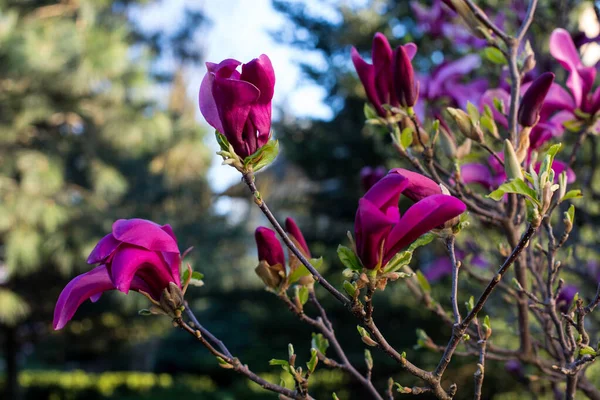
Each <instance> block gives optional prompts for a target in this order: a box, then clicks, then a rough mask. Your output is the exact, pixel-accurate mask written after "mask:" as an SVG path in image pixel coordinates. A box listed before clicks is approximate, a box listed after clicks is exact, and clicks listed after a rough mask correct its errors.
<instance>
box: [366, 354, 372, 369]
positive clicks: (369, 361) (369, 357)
mask: <svg viewBox="0 0 600 400" xmlns="http://www.w3.org/2000/svg"><path fill="white" fill-rule="evenodd" d="M365 364H367V369H368V370H369V371H370V370H372V369H373V356H372V355H371V352H370V351H369V349H365Z"/></svg>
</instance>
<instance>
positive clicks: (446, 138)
mask: <svg viewBox="0 0 600 400" xmlns="http://www.w3.org/2000/svg"><path fill="white" fill-rule="evenodd" d="M439 139H440V147H441V148H442V151H443V152H444V154H445V155H446V157H448V158H449V159H451V160H454V159H455V158H456V142H455V141H454V138H453V137H452V136H451V135H450V133H449V132H448V131H447V130H446V129H444V128H443V127H440V134H439Z"/></svg>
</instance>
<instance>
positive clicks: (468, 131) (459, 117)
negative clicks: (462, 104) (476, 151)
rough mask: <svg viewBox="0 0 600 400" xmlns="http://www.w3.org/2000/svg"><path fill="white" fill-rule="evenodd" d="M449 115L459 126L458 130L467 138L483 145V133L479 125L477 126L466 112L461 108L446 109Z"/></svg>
mask: <svg viewBox="0 0 600 400" xmlns="http://www.w3.org/2000/svg"><path fill="white" fill-rule="evenodd" d="M446 111H448V114H450V116H451V117H452V119H453V120H454V121H455V122H456V124H457V125H458V130H459V131H460V132H461V133H462V134H463V135H465V137H466V138H469V139H471V140H473V141H475V142H477V143H483V140H484V139H483V131H482V130H481V128H480V127H479V124H475V123H474V122H473V121H472V120H471V117H469V114H467V113H466V112H464V111H463V110H461V109H459V108H452V107H448V108H446Z"/></svg>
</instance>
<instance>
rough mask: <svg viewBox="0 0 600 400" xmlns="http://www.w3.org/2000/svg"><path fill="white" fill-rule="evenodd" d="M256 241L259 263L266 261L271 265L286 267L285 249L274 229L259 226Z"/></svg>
mask: <svg viewBox="0 0 600 400" xmlns="http://www.w3.org/2000/svg"><path fill="white" fill-rule="evenodd" d="M254 239H255V240H256V247H257V249H258V261H266V262H267V263H268V264H269V265H277V264H280V265H282V266H285V255H284V254H283V248H282V247H281V243H279V240H277V235H275V232H274V231H273V230H272V229H269V228H266V227H264V226H259V227H258V228H256V231H255V232H254Z"/></svg>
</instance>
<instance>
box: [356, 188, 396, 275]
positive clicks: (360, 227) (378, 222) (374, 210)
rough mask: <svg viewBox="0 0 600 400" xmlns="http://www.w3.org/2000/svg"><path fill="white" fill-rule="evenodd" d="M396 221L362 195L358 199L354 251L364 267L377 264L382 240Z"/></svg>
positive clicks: (368, 267)
mask: <svg viewBox="0 0 600 400" xmlns="http://www.w3.org/2000/svg"><path fill="white" fill-rule="evenodd" d="M397 221H398V220H397V219H395V218H391V217H389V216H387V215H385V214H384V213H383V212H382V211H381V210H380V209H379V208H378V207H377V206H376V205H375V204H373V203H371V202H370V201H369V200H368V199H366V198H364V197H363V198H362V199H360V200H359V202H358V210H357V211H356V219H355V221H354V235H355V239H356V252H357V253H358V257H359V258H360V260H361V261H362V263H363V265H364V267H365V268H367V269H373V268H375V267H376V266H377V264H378V262H379V254H380V251H381V246H382V243H383V240H384V238H385V237H386V236H387V235H388V233H389V232H390V230H391V229H392V226H393V225H394V223H395V222H397ZM382 265H385V264H382Z"/></svg>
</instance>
